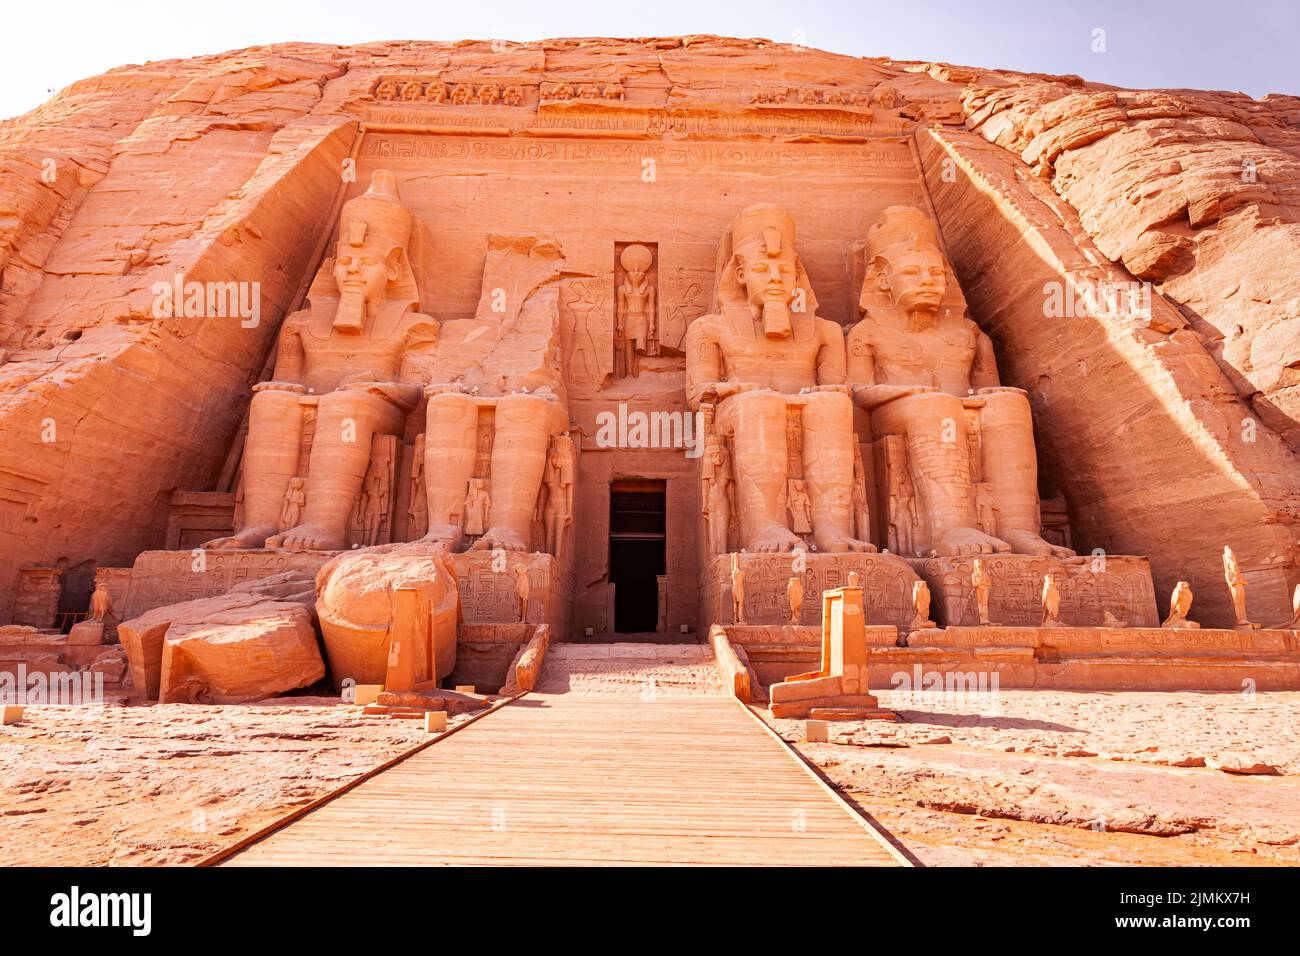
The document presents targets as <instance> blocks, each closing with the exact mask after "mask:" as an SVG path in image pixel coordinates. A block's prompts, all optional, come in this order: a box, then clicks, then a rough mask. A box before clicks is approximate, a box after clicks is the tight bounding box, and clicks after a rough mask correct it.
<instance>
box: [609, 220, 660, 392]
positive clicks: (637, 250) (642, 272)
mask: <svg viewBox="0 0 1300 956" xmlns="http://www.w3.org/2000/svg"><path fill="white" fill-rule="evenodd" d="M618 261H619V265H621V266H622V267H623V272H624V276H623V284H622V285H620V286H619V287H618V313H617V322H616V325H615V329H614V338H615V340H616V341H617V342H618V344H619V348H620V354H619V358H620V359H621V360H622V366H623V375H624V376H625V377H627V378H635V377H636V376H637V373H638V372H639V371H640V365H639V362H640V360H639V358H638V356H640V355H654V354H656V352H657V351H658V350H657V349H656V348H655V347H654V342H655V289H654V286H653V285H651V283H650V277H649V275H648V273H649V271H650V266H651V265H652V264H653V263H654V253H653V252H651V251H650V250H649V249H648V248H647V247H646V246H643V245H641V244H640V243H635V244H633V245H630V246H628V247H627V248H626V249H624V250H623V253H622V254H621V255H620V256H619V257H618Z"/></svg>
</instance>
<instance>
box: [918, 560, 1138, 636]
mask: <svg viewBox="0 0 1300 956" xmlns="http://www.w3.org/2000/svg"><path fill="white" fill-rule="evenodd" d="M982 557H983V561H984V570H985V572H986V573H987V574H988V576H989V579H990V581H991V589H990V591H989V620H991V621H993V622H995V623H997V624H1001V625H1005V626H1009V627H1038V626H1040V625H1041V624H1042V623H1043V605H1042V591H1043V575H1044V574H1047V573H1049V572H1050V573H1051V574H1052V575H1053V578H1054V580H1055V581H1056V585H1057V587H1058V588H1059V589H1060V592H1061V621H1062V622H1063V623H1064V624H1066V625H1067V626H1069V627H1101V626H1102V625H1103V624H1104V623H1105V615H1106V613H1107V612H1109V613H1110V614H1112V615H1114V616H1115V617H1116V618H1117V619H1119V620H1120V621H1122V622H1124V624H1125V625H1126V626H1128V627H1159V626H1160V617H1159V614H1158V613H1157V610H1156V596H1155V588H1154V587H1153V585H1152V583H1151V568H1150V565H1149V564H1148V563H1147V559H1146V558H1137V557H1129V556H1126V555H1107V556H1106V557H1105V559H1104V560H1103V559H1101V558H1094V557H1091V556H1080V557H1078V558H1065V559H1061V558H1039V557H1034V556H1032V555H1027V554H995V555H983V556H982ZM973 562H974V558H973V557H944V558H918V559H913V560H911V561H910V562H909V563H910V564H911V565H912V567H913V568H915V569H916V571H917V572H918V573H919V574H920V575H921V576H922V577H923V578H925V580H926V583H928V584H929V585H930V591H931V592H932V593H933V595H934V603H933V604H932V605H931V607H932V616H933V617H934V619H935V620H936V621H937V622H938V623H939V624H940V625H941V626H943V627H955V626H963V625H964V626H976V625H978V624H979V611H978V609H977V607H976V604H975V589H974V588H973V587H972V586H971V569H972V564H973Z"/></svg>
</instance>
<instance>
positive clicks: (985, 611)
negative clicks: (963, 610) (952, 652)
mask: <svg viewBox="0 0 1300 956" xmlns="http://www.w3.org/2000/svg"><path fill="white" fill-rule="evenodd" d="M970 583H971V587H973V588H974V589H975V608H976V610H977V611H978V612H979V622H980V626H981V627H992V626H993V622H992V621H990V620H989V592H990V591H992V590H993V582H992V581H991V580H990V578H989V573H988V571H986V570H985V569H984V562H983V561H982V560H981V559H980V558H976V559H975V562H974V564H972V565H971V572H970Z"/></svg>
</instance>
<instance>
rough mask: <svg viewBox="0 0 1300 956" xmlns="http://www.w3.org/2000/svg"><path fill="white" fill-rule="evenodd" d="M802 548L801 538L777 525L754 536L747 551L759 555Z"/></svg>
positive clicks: (770, 526)
mask: <svg viewBox="0 0 1300 956" xmlns="http://www.w3.org/2000/svg"><path fill="white" fill-rule="evenodd" d="M803 546H804V543H803V539H802V538H800V537H799V536H798V535H797V534H795V533H794V532H793V531H791V530H790V529H789V528H786V527H784V526H782V525H779V524H774V525H769V526H768V527H766V528H764V529H763V530H762V531H760V532H758V534H756V535H754V537H753V538H752V539H751V540H750V542H749V550H750V551H756V552H758V553H759V554H772V553H775V552H784V551H793V550H795V549H796V548H802V547H803Z"/></svg>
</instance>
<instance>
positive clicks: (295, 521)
mask: <svg viewBox="0 0 1300 956" xmlns="http://www.w3.org/2000/svg"><path fill="white" fill-rule="evenodd" d="M306 485H307V483H306V482H305V481H303V480H302V479H301V478H290V479H289V487H288V488H286V489H285V490H284V506H283V507H282V508H281V509H280V530H281V531H286V530H288V529H289V528H296V527H298V525H299V524H300V523H301V522H302V506H303V505H305V504H306V503H307V490H306Z"/></svg>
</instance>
